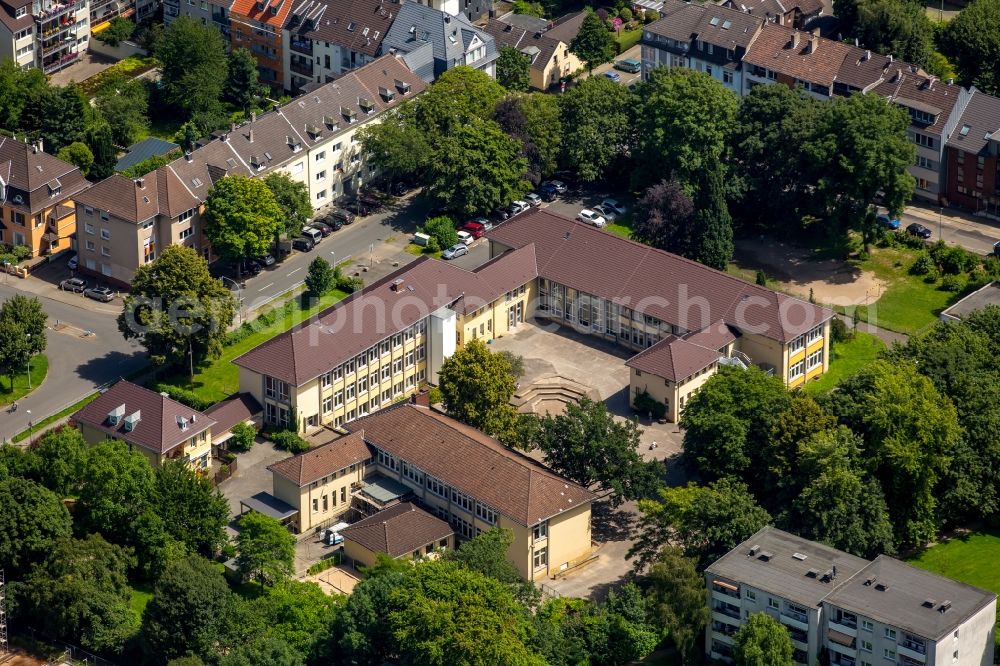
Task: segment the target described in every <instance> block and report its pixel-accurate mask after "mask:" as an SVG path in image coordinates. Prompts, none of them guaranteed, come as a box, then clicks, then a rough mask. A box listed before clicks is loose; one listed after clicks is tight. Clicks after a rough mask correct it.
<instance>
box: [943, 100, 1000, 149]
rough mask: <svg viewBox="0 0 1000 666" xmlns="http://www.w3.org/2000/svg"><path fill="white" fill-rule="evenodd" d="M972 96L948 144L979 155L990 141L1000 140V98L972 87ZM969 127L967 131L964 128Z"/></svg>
mask: <svg viewBox="0 0 1000 666" xmlns="http://www.w3.org/2000/svg"><path fill="white" fill-rule="evenodd" d="M971 90H972V97H971V98H970V99H969V103H968V104H967V105H966V107H965V110H964V111H963V112H962V116H961V117H960V118H959V119H958V122H957V123H955V129H954V130H952V132H951V136H949V137H948V139H947V141H948V145H949V146H951V147H952V148H958V149H959V150H964V151H965V152H967V153H972V154H973V155H978V154H980V153H982V151H983V150H985V149H986V148H987V146H989V144H990V141H991V140H994V141H1000V99H998V98H996V97H993V96H991V95H987V94H986V93H984V92H982V91H981V90H978V89H976V88H972V89H971ZM965 127H968V130H966V131H965V133H964V134H963V133H962V130H963V129H964V128H965Z"/></svg>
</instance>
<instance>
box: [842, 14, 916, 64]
mask: <svg viewBox="0 0 1000 666" xmlns="http://www.w3.org/2000/svg"><path fill="white" fill-rule="evenodd" d="M853 33H854V36H855V37H857V38H858V40H859V41H860V43H861V45H862V46H864V47H865V48H867V49H871V50H872V51H875V52H877V53H891V54H892V55H893V56H894V57H896V58H899V59H900V60H905V61H906V62H912V63H916V64H918V65H921V66H927V64H928V63H929V62H930V61H931V55H932V53H933V52H934V26H933V24H932V23H931V20H930V18H928V17H927V11H926V9H925V8H924V6H923V5H922V4H920V3H919V2H913V1H912V0H861V1H860V2H858V3H857V23H855V25H854V30H853Z"/></svg>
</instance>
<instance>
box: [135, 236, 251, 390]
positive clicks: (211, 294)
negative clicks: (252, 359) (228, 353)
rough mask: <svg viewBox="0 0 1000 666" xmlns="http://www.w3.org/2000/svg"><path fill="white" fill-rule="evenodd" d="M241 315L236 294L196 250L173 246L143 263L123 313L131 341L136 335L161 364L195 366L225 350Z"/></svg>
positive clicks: (153, 358)
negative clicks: (233, 326)
mask: <svg viewBox="0 0 1000 666" xmlns="http://www.w3.org/2000/svg"><path fill="white" fill-rule="evenodd" d="M235 315H236V304H235V301H234V299H233V296H232V294H231V293H230V292H229V290H228V289H227V288H226V287H225V285H223V284H222V282H220V281H219V280H216V279H215V278H214V277H212V275H211V274H210V273H209V272H208V264H206V263H205V260H204V259H203V258H202V257H201V256H200V255H199V254H198V253H197V252H195V251H194V250H193V249H191V248H189V247H187V246H184V245H170V246H168V247H167V248H165V249H164V250H163V252H161V253H160V256H159V257H157V258H156V260H155V261H153V262H152V263H149V264H145V265H144V266H140V267H139V270H138V271H136V274H135V277H134V278H132V292H131V293H130V294H129V295H128V296H127V297H126V298H125V306H124V308H123V309H122V313H121V314H120V315H119V316H118V330H119V331H121V332H122V335H124V336H125V339H126V340H132V339H137V340H139V341H140V343H141V344H142V346H144V347H145V348H146V352H147V353H148V354H149V357H150V359H151V360H152V361H153V363H155V364H157V365H164V364H180V363H182V362H183V361H184V359H185V357H187V358H188V359H189V360H190V365H191V374H192V375H193V374H194V368H193V366H194V364H195V363H200V362H201V361H203V360H204V359H207V358H216V357H217V356H218V355H219V354H220V353H221V352H222V344H223V341H224V340H225V337H226V334H227V330H228V329H229V325H230V324H232V323H233V317H234V316H235Z"/></svg>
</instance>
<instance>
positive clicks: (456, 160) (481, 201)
mask: <svg viewBox="0 0 1000 666" xmlns="http://www.w3.org/2000/svg"><path fill="white" fill-rule="evenodd" d="M435 154H436V156H437V157H436V159H435V160H434V162H433V164H432V165H431V167H430V186H431V188H432V189H431V192H432V196H433V198H434V200H435V201H436V202H437V203H438V205H440V206H441V207H442V208H444V209H445V210H453V211H455V212H457V213H461V214H465V215H474V214H476V213H481V212H483V211H489V210H493V209H494V208H496V207H497V206H501V205H505V204H507V203H509V202H511V201H512V200H514V199H517V198H518V197H520V196H521V195H522V194H524V193H525V192H527V191H528V190H529V189H530V185H529V183H528V182H527V181H526V180H525V179H524V175H525V173H526V172H527V170H528V161H527V160H526V159H524V158H523V157H521V156H520V146H519V145H518V142H517V141H516V140H514V139H513V138H511V137H509V136H507V135H506V134H504V132H503V131H502V130H501V129H500V127H499V126H498V125H497V124H496V123H495V122H493V121H491V120H482V119H478V118H475V119H469V120H468V121H467V122H465V123H464V124H462V125H460V126H458V127H455V128H454V129H453V130H452V131H451V132H450V133H449V135H448V136H445V137H442V138H441V139H440V140H439V143H438V146H437V149H436V151H435Z"/></svg>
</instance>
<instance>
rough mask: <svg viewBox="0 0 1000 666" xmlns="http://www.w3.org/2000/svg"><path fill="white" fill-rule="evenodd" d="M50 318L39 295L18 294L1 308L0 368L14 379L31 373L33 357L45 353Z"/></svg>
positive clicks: (12, 380) (12, 382)
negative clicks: (47, 323)
mask: <svg viewBox="0 0 1000 666" xmlns="http://www.w3.org/2000/svg"><path fill="white" fill-rule="evenodd" d="M47 319H48V316H47V315H46V314H45V311H44V310H42V302H41V301H39V300H38V298H37V297H35V296H31V297H28V296H23V295H21V294H15V295H14V296H11V297H10V298H8V299H7V300H5V301H4V302H3V305H0V368H2V369H3V370H4V371H5V373H6V374H7V376H8V377H9V378H10V388H11V390H12V391H13V390H14V377H15V375H18V374H20V373H22V372H27V371H28V364H29V363H30V362H31V357H32V356H35V355H37V354H41V353H42V352H43V351H45V346H46V343H47V338H46V333H45V322H46V321H47Z"/></svg>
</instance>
